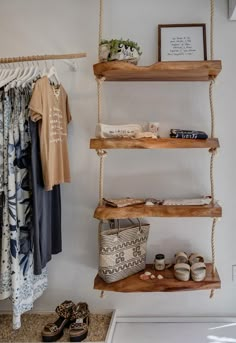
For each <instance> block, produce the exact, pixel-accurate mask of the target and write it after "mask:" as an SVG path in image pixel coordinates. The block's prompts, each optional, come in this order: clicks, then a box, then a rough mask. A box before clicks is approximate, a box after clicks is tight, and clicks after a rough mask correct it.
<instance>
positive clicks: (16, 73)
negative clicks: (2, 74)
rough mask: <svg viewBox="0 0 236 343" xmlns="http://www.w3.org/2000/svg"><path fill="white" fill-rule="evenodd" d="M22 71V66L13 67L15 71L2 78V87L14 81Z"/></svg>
mask: <svg viewBox="0 0 236 343" xmlns="http://www.w3.org/2000/svg"><path fill="white" fill-rule="evenodd" d="M20 73H21V69H20V68H16V69H15V70H14V69H13V73H11V74H10V75H9V76H7V77H6V78H4V79H3V80H1V82H0V88H1V87H4V86H6V85H7V84H8V83H9V82H11V81H13V80H14V79H16V78H17V77H18V75H19V74H20Z"/></svg>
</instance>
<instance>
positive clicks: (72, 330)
mask: <svg viewBox="0 0 236 343" xmlns="http://www.w3.org/2000/svg"><path fill="white" fill-rule="evenodd" d="M56 313H57V314H58V316H59V317H58V319H57V320H56V321H55V322H54V323H48V324H46V325H45V327H44V328H43V331H42V339H43V342H55V341H57V340H58V339H60V338H61V337H62V335H63V333H64V329H65V328H66V327H67V328H69V335H70V341H71V342H82V341H83V340H84V339H85V338H86V337H87V335H88V326H89V309H88V305H87V304H86V303H83V302H80V303H78V304H77V305H75V304H74V303H73V302H72V301H70V300H66V301H64V302H63V303H62V304H61V305H59V306H57V308H56Z"/></svg>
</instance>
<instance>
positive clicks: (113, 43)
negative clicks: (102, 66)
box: [100, 39, 142, 64]
mask: <svg viewBox="0 0 236 343" xmlns="http://www.w3.org/2000/svg"><path fill="white" fill-rule="evenodd" d="M141 55H142V52H141V51H140V47H139V45H138V44H137V43H135V42H133V41H131V40H129V39H127V40H123V39H111V40H102V41H101V43H100V61H101V62H107V61H127V62H130V63H133V64H137V63H138V61H139V58H140V56H141Z"/></svg>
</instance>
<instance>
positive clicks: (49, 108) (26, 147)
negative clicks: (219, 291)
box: [0, 67, 71, 329]
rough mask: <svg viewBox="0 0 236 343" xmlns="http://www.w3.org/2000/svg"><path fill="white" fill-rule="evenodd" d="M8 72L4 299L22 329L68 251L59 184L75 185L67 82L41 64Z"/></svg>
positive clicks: (0, 128) (1, 138)
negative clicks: (45, 72)
mask: <svg viewBox="0 0 236 343" xmlns="http://www.w3.org/2000/svg"><path fill="white" fill-rule="evenodd" d="M51 69H52V70H50V71H49V74H51V75H53V76H54V77H55V76H56V71H55V67H53V68H51ZM8 74H9V73H7V78H6V76H5V74H3V80H1V82H0V85H1V86H2V88H0V300H3V299H7V298H11V300H12V305H13V306H12V308H13V328H14V329H18V328H19V327H20V326H21V320H20V319H21V314H23V313H24V312H26V311H28V310H30V309H31V308H32V307H33V303H34V301H35V300H36V299H37V298H38V297H40V296H41V294H42V293H43V292H44V290H45V289H46V288H47V283H48V277H47V269H46V265H47V263H48V262H49V261H50V260H51V257H52V255H53V254H58V253H59V252H61V251H62V239H61V194H60V183H62V182H70V168H69V158H68V148H67V124H68V123H69V122H70V120H71V114H70V110H69V105H68V97H67V94H66V92H65V90H64V88H63V86H62V85H61V84H60V85H59V86H58V87H55V86H54V85H52V84H51V83H50V80H49V78H48V77H46V76H44V77H42V78H41V72H40V70H39V68H38V67H31V68H29V70H28V71H27V70H26V75H25V70H24V68H23V69H20V68H17V69H16V70H15V71H14V70H10V74H9V75H8ZM1 75H2V74H1ZM37 79H38V81H36V80H37ZM6 80H7V82H6ZM56 80H57V81H58V78H57V77H56ZM18 81H19V82H18ZM35 82H36V83H35ZM3 85H4V86H3ZM32 92H33V96H32ZM30 109H31V110H30ZM30 117H32V119H33V120H34V122H33V121H32V120H31V119H30Z"/></svg>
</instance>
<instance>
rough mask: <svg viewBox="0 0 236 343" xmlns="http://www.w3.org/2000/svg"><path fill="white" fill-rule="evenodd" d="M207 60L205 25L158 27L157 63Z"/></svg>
mask: <svg viewBox="0 0 236 343" xmlns="http://www.w3.org/2000/svg"><path fill="white" fill-rule="evenodd" d="M203 60H207V47H206V24H171V25H158V61H159V62H160V61H203Z"/></svg>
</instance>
